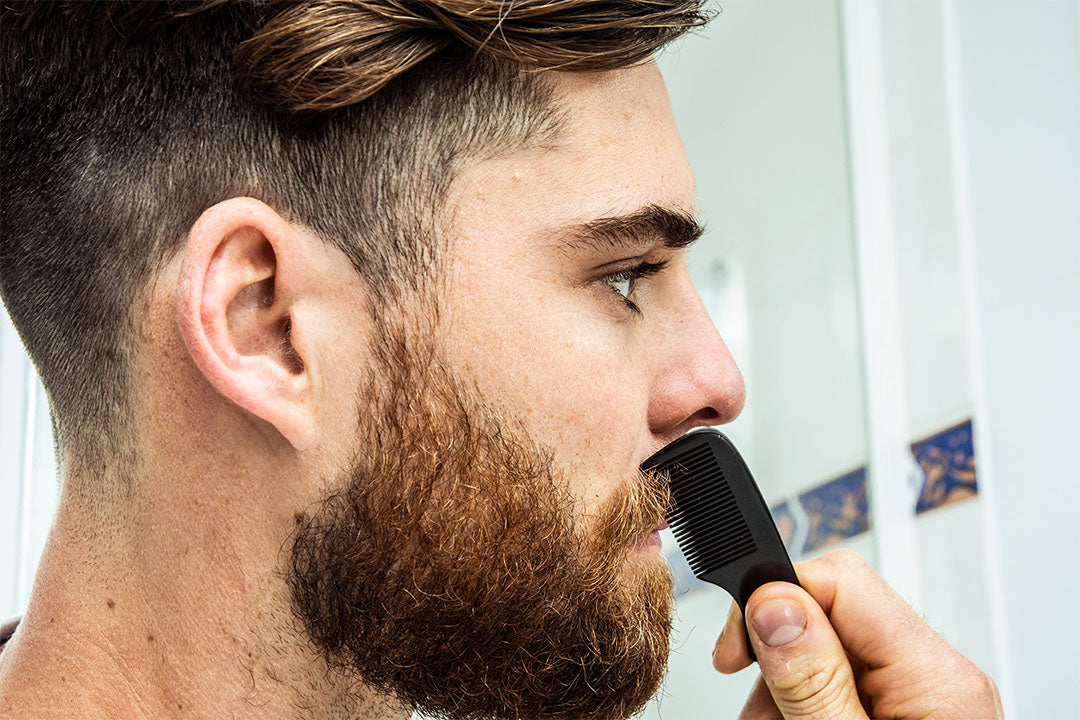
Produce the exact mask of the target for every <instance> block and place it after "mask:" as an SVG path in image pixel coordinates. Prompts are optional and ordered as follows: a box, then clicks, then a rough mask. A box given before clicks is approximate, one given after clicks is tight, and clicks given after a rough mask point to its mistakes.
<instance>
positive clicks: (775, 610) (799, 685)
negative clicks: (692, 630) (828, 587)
mask: <svg viewBox="0 0 1080 720" xmlns="http://www.w3.org/2000/svg"><path fill="white" fill-rule="evenodd" d="M746 615H747V617H748V619H749V623H748V628H749V631H750V639H751V642H752V643H753V645H754V652H755V653H756V654H757V657H758V664H759V665H760V667H761V675H762V677H763V678H764V680H765V684H766V685H767V686H768V688H769V691H770V693H771V694H772V698H773V701H774V702H775V703H776V707H777V708H778V709H779V710H780V713H781V714H782V716H783V717H784V718H789V719H793V718H799V719H800V720H867V717H866V713H865V712H864V710H863V707H862V704H861V703H860V702H859V693H858V690H857V689H856V687H855V677H854V674H853V673H852V670H851V665H850V663H849V662H848V657H847V653H846V652H845V650H844V646H843V645H842V644H841V643H840V639H839V638H838V637H837V635H836V632H835V631H834V630H833V628H832V626H831V625H830V624H829V618H828V617H827V616H826V615H825V613H824V611H822V609H821V607H820V606H819V605H818V603H817V602H816V601H815V599H814V598H813V597H811V596H810V595H809V594H808V593H806V592H805V591H804V590H803V589H801V588H799V587H797V586H795V585H791V584H788V583H769V584H767V585H764V586H762V587H760V588H758V590H757V591H756V592H755V593H754V594H753V595H752V596H751V597H750V600H749V602H747V604H746Z"/></svg>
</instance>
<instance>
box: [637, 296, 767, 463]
mask: <svg viewBox="0 0 1080 720" xmlns="http://www.w3.org/2000/svg"><path fill="white" fill-rule="evenodd" d="M686 285H687V291H686V292H684V293H681V294H680V300H679V302H678V306H677V307H672V308H671V312H668V313H666V314H665V315H666V318H665V322H664V323H663V327H662V328H658V332H657V333H656V335H654V337H655V338H656V340H657V341H658V345H654V346H653V351H654V354H653V358H654V365H653V368H654V374H653V383H652V394H651V396H650V398H649V416H648V420H649V429H650V430H651V431H652V433H653V435H655V436H657V437H659V438H662V439H663V440H664V442H670V441H671V440H674V439H675V438H677V437H679V436H680V435H682V434H683V433H685V432H687V431H688V430H691V429H693V428H695V427H700V426H703V425H722V424H723V423H727V422H731V421H732V420H734V419H735V418H736V417H738V415H739V413H740V412H741V411H742V408H743V403H744V402H745V401H746V385H745V384H744V383H743V377H742V373H741V372H740V371H739V368H738V366H737V365H736V364H735V360H734V359H733V358H732V357H731V353H730V352H729V351H728V348H727V345H726V344H724V340H723V338H722V337H721V335H720V332H719V331H718V330H717V329H716V326H715V325H713V322H712V319H711V318H710V317H709V313H708V312H707V311H706V309H705V305H704V303H703V302H702V301H701V297H700V296H699V295H698V293H697V290H695V289H694V288H693V286H692V285H691V284H690V282H689V278H687V281H686ZM656 336H659V337H656Z"/></svg>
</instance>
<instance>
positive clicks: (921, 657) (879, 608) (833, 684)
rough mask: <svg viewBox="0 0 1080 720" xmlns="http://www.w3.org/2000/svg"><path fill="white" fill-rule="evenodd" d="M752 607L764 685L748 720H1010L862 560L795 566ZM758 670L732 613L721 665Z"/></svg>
mask: <svg viewBox="0 0 1080 720" xmlns="http://www.w3.org/2000/svg"><path fill="white" fill-rule="evenodd" d="M795 571H796V574H797V575H798V576H799V582H800V583H802V586H803V588H805V590H803V589H802V588H799V587H797V586H795V585H791V584H789V583H779V582H777V583H769V584H768V585H763V586H762V587H760V588H758V589H757V591H756V592H754V594H753V595H751V596H750V600H749V601H748V602H747V604H746V614H747V616H748V617H749V618H750V623H749V631H750V639H751V642H752V643H753V645H754V652H755V653H757V657H758V664H759V665H760V667H761V677H759V678H758V681H757V684H756V685H755V686H754V689H753V690H752V691H751V693H750V698H749V699H748V700H747V703H746V706H745V707H744V708H743V712H742V715H741V718H743V720H751V719H753V720H765V719H766V718H768V719H769V720H780V719H781V718H783V719H784V720H794V719H795V718H799V720H866V719H867V715H868V714H869V717H873V718H895V719H896V720H908V719H911V720H915V719H916V718H920V719H921V718H934V719H935V720H991V719H997V720H1002V719H1003V718H1004V714H1003V712H1002V709H1001V699H1000V696H999V695H998V691H997V687H996V686H995V685H994V681H993V680H991V679H990V678H989V677H987V676H986V675H985V674H984V673H983V672H982V671H980V670H979V669H978V668H977V667H975V665H974V664H973V663H972V662H971V661H970V660H968V659H967V658H965V657H964V656H963V655H961V654H960V653H959V652H957V651H956V650H955V649H954V648H953V647H952V646H951V645H949V644H948V643H947V642H946V641H945V639H944V638H942V637H941V636H940V635H938V634H937V633H936V632H934V630H933V629H932V628H931V627H930V626H929V625H928V624H927V623H926V621H925V620H923V619H922V618H921V617H920V616H919V615H918V614H917V613H916V612H915V611H914V610H913V609H912V608H911V607H910V606H909V605H908V604H907V603H905V602H904V601H903V599H901V598H900V596H899V595H897V594H896V592H895V591H894V590H893V589H892V588H890V587H889V586H888V585H887V584H886V583H885V581H884V580H882V579H881V577H880V576H879V575H878V574H877V573H876V572H874V570H873V569H872V568H871V567H870V566H869V565H867V564H866V562H865V561H864V560H863V559H862V558H860V557H859V556H858V555H856V554H855V553H852V552H848V551H838V552H832V553H829V554H828V555H825V556H823V557H820V558H818V559H817V560H814V561H812V562H807V563H796V566H795ZM749 664H750V657H749V655H748V654H747V651H746V637H745V635H744V634H743V619H742V613H741V612H740V611H739V607H738V606H737V605H734V604H733V605H732V608H731V612H730V613H729V614H728V620H727V625H726V626H725V628H724V632H723V634H722V635H721V636H720V639H719V640H718V641H717V643H716V649H715V650H714V651H713V666H714V667H715V668H716V669H717V670H719V671H720V672H722V673H733V672H736V671H738V670H742V669H743V668H745V667H746V666H747V665H749Z"/></svg>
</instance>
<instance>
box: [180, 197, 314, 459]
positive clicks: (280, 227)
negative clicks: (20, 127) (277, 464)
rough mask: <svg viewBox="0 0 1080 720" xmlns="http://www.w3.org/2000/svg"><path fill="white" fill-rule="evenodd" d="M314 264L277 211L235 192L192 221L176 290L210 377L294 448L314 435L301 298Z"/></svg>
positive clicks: (194, 352) (187, 333)
mask: <svg viewBox="0 0 1080 720" xmlns="http://www.w3.org/2000/svg"><path fill="white" fill-rule="evenodd" d="M309 268H310V263H309V262H308V258H307V257H306V255H305V247H304V244H303V242H302V240H301V238H300V236H299V235H298V234H297V233H296V231H295V230H294V229H293V228H292V227H291V226H290V225H289V224H288V223H287V222H285V220H284V219H282V217H281V216H280V215H278V214H277V213H276V212H275V211H274V210H273V209H272V208H270V207H269V206H268V205H266V204H264V203H261V202H259V201H258V200H253V199H251V198H231V199H229V200H225V201H222V202H220V203H218V204H217V205H214V206H213V207H211V208H209V209H208V210H206V211H205V212H204V213H203V214H202V215H201V216H200V217H199V219H198V220H197V221H196V222H195V224H194V225H193V226H192V228H191V231H190V233H189V235H188V241H187V246H186V249H185V251H184V257H183V260H182V263H181V266H180V279H179V283H178V286H177V314H178V320H179V325H180V332H181V334H182V335H183V338H184V342H185V343H186V344H187V347H188V351H189V352H190V353H191V356H192V358H193V359H194V360H195V364H196V365H197V366H198V368H199V370H201V371H202V374H203V375H204V376H205V377H206V379H207V381H208V382H209V383H210V384H211V385H212V386H213V387H214V388H215V389H217V391H218V392H220V393H221V394H222V395H223V396H225V397H227V398H229V399H230V400H232V401H233V402H234V403H236V404H237V405H239V406H240V407H242V408H243V409H245V410H247V411H248V412H250V413H251V414H252V415H255V416H256V417H258V418H259V419H261V420H263V421H265V422H267V423H269V424H271V425H273V426H274V427H275V428H276V429H277V431H278V432H279V433H281V435H282V436H283V437H284V438H285V439H286V440H288V441H289V442H290V443H291V444H292V445H293V447H295V448H296V449H298V450H302V449H305V448H307V447H309V446H310V445H311V444H312V442H313V439H314V422H313V414H312V411H313V408H312V398H311V377H310V376H311V373H310V369H309V368H308V367H307V366H306V364H305V355H306V353H305V346H304V329H305V325H304V318H303V317H301V316H299V315H298V303H297V301H298V299H299V298H298V293H299V291H300V289H301V288H303V287H304V286H305V284H306V280H307V277H306V276H307V274H308V273H309Z"/></svg>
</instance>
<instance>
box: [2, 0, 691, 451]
mask: <svg viewBox="0 0 1080 720" xmlns="http://www.w3.org/2000/svg"><path fill="white" fill-rule="evenodd" d="M2 1H3V9H2V15H0V49H2V54H0V57H2V68H0V80H2V88H3V103H2V109H0V133H2V136H0V146H2V150H0V153H2V154H0V172H2V177H3V181H2V212H0V295H2V297H3V300H4V303H5V305H6V306H7V309H8V312H9V313H10V315H11V317H12V320H13V322H14V323H15V326H16V328H17V329H18V331H19V333H20V335H21V337H22V339H23V342H24V343H25V345H26V347H27V349H28V351H29V352H30V355H31V357H32V358H33V360H34V363H35V365H36V367H37V369H38V372H39V373H40V375H41V378H42V380H43V382H44V385H45V387H46V390H47V391H48V394H49V397H50V401H51V403H52V408H53V419H54V427H55V428H56V431H57V435H58V437H57V442H58V446H63V447H64V448H65V449H66V450H68V451H70V456H69V457H67V458H65V459H67V460H69V461H70V460H76V461H78V462H80V463H88V464H90V466H91V467H94V468H102V467H104V465H105V464H106V463H108V464H110V465H111V464H115V463H116V462H117V461H118V460H119V459H120V458H122V457H123V456H124V453H125V452H130V447H131V445H132V444H131V443H130V442H128V441H129V440H130V438H131V437H132V434H133V432H134V428H133V427H132V423H131V416H132V413H131V403H130V400H129V394H130V388H131V377H130V368H131V366H132V359H133V357H134V350H135V348H134V338H135V333H134V332H133V323H134V322H135V320H136V318H137V315H138V312H137V309H136V308H137V307H138V298H139V297H140V293H141V291H142V288H143V287H144V286H145V284H146V282H147V280H148V279H149V278H150V277H151V275H152V273H153V272H154V271H155V270H156V269H157V268H158V267H160V265H161V264H162V263H163V262H164V261H165V260H167V259H168V258H169V257H171V256H172V255H173V254H175V252H177V250H178V249H179V248H180V247H181V246H182V243H183V239H184V237H185V234H186V232H187V230H188V228H190V227H191V225H192V223H193V222H194V221H195V219H196V218H198V216H199V215H200V214H201V213H202V211H203V210H204V209H206V208H207V207H209V206H210V205H212V204H214V203H215V202H218V201H220V200H222V199H225V198H228V197H233V196H237V195H251V196H254V197H258V198H260V199H262V200H264V201H265V202H267V203H268V204H270V205H271V206H272V207H275V208H276V209H277V210H278V211H279V212H281V213H282V215H283V216H285V217H287V218H289V219H290V220H291V221H292V222H295V223H298V224H302V225H304V226H307V227H308V228H310V229H312V230H313V231H315V232H316V233H318V234H319V235H320V236H321V237H323V238H325V239H326V240H327V241H328V242H330V243H333V244H334V245H335V246H337V247H339V248H340V249H341V250H342V251H343V252H344V253H345V254H346V255H347V256H348V257H349V258H350V260H351V262H352V264H353V265H354V267H355V268H356V270H357V271H358V272H359V273H361V274H362V275H363V276H364V277H365V279H366V280H367V281H368V282H369V284H370V285H371V287H372V290H373V292H374V293H375V294H376V295H377V296H379V297H382V298H384V299H386V300H387V302H389V299H391V298H394V297H396V296H398V295H401V294H402V293H407V292H409V290H410V289H413V288H415V287H418V286H419V282H418V280H419V279H420V278H421V277H422V276H423V274H424V273H430V272H431V271H432V270H433V268H434V267H435V262H436V259H437V257H438V253H437V249H436V245H437V240H438V238H437V237H436V236H435V233H434V223H433V219H434V217H435V216H436V214H437V211H438V209H439V206H440V200H441V198H442V197H443V195H444V193H445V190H446V188H447V186H448V185H449V183H450V181H451V180H452V178H453V177H454V174H455V172H456V169H457V168H458V167H460V165H461V163H462V162H464V161H466V160H467V159H468V158H471V157H476V156H477V155H479V154H485V155H489V154H493V153H498V152H503V151H507V150H512V149H515V148H520V147H522V146H524V145H528V144H530V143H537V142H543V141H545V140H548V139H550V138H551V137H553V135H554V134H555V133H557V130H558V125H559V123H558V116H559V113H558V108H556V107H555V106H554V103H553V99H552V97H551V93H550V90H549V88H548V85H547V83H546V82H544V81H543V79H542V75H541V74H540V73H537V72H536V71H537V70H545V69H554V68H561V69H566V70H602V69H610V68H617V67H620V66H625V65H628V64H631V63H634V62H637V61H639V60H641V59H643V58H646V57H648V56H649V55H650V54H651V53H653V52H655V51H656V50H657V49H659V48H660V47H662V46H663V45H664V44H665V43H667V42H669V41H670V40H671V39H673V38H674V37H676V36H678V35H679V34H681V33H683V32H685V31H686V30H688V29H690V28H693V27H696V26H698V25H700V24H702V23H703V22H704V21H705V15H704V14H703V12H702V8H701V5H702V3H701V2H700V1H663V0H641V1H637V2H631V1H626V2H599V1H593V0H518V1H516V2H480V1H478V0H430V1H428V2H405V1H403V0H383V1H381V2H377V1H374V0H371V1H369V0H329V1H325V2H311V3H278V2H260V1H257V0H248V1H245V2H225V1H224V0H211V1H210V2H198V3H182V2H168V3H156V2H108V3H82V2H68V3H56V4H54V3H34V2H22V1H18V2H12V1H9V0H2Z"/></svg>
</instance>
